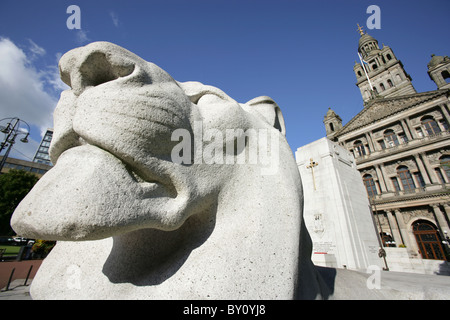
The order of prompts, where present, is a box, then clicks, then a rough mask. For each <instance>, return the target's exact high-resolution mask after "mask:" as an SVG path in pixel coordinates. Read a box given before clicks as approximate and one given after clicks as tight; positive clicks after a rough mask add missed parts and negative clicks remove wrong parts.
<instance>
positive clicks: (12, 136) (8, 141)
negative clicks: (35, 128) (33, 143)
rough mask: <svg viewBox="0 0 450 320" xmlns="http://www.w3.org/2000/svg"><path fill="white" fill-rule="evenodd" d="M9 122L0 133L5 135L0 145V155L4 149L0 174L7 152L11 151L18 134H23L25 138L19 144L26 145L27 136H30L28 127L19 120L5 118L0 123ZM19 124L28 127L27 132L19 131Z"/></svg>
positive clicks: (0, 163)
mask: <svg viewBox="0 0 450 320" xmlns="http://www.w3.org/2000/svg"><path fill="white" fill-rule="evenodd" d="M5 120H7V121H9V122H8V124H7V125H6V127H3V128H2V129H1V130H0V131H1V132H3V133H4V134H5V139H4V140H3V142H2V143H1V145H0V153H1V152H2V151H3V149H5V148H6V147H7V148H8V149H6V152H5V154H4V155H3V159H2V161H1V162H0V172H1V170H2V169H3V166H4V165H5V162H6V158H8V155H9V152H10V151H11V148H12V146H13V145H14V143H15V142H16V137H17V136H18V135H20V134H25V137H24V138H22V139H20V141H21V142H23V143H27V142H28V136H29V135H30V126H29V125H28V123H26V122H25V121H23V120H21V119H19V118H5V119H2V120H0V121H5ZM21 123H24V124H25V125H26V126H27V127H28V132H23V131H21V130H20V125H21Z"/></svg>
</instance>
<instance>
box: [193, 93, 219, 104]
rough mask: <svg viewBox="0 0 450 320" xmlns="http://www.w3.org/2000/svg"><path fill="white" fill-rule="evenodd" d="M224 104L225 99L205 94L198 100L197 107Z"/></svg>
mask: <svg viewBox="0 0 450 320" xmlns="http://www.w3.org/2000/svg"><path fill="white" fill-rule="evenodd" d="M221 102H223V99H222V98H221V97H219V96H218V95H216V94H211V93H208V94H204V95H202V96H201V97H200V98H199V99H198V100H197V103H196V104H197V105H208V104H216V103H221Z"/></svg>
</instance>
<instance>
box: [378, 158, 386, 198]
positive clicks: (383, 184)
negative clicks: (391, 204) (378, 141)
mask: <svg viewBox="0 0 450 320" xmlns="http://www.w3.org/2000/svg"><path fill="white" fill-rule="evenodd" d="M375 171H376V172H377V176H378V180H379V181H380V188H381V192H382V193H383V192H387V185H386V180H384V176H383V173H382V172H381V170H380V165H379V164H376V165H375Z"/></svg>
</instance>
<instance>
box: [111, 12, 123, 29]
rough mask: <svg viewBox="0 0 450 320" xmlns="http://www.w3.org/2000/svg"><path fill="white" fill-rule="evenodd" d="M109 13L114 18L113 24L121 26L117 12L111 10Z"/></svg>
mask: <svg viewBox="0 0 450 320" xmlns="http://www.w3.org/2000/svg"><path fill="white" fill-rule="evenodd" d="M109 15H110V17H111V19H112V22H113V24H114V25H115V26H116V28H118V27H119V23H120V22H119V16H118V15H117V13H115V12H114V11H110V12H109Z"/></svg>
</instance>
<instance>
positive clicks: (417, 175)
mask: <svg viewBox="0 0 450 320" xmlns="http://www.w3.org/2000/svg"><path fill="white" fill-rule="evenodd" d="M414 177H415V178H416V182H417V185H418V186H420V187H421V188H423V187H425V181H424V180H423V177H422V175H421V174H420V172H414Z"/></svg>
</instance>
